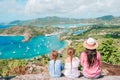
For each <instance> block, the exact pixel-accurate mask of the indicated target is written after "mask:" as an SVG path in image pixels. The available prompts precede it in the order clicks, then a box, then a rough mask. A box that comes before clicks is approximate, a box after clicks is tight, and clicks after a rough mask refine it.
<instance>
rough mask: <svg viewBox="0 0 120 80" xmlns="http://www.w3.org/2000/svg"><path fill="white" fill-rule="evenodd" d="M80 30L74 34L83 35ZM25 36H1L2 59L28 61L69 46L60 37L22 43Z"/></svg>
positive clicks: (0, 26) (76, 25) (41, 37)
mask: <svg viewBox="0 0 120 80" xmlns="http://www.w3.org/2000/svg"><path fill="white" fill-rule="evenodd" d="M86 25H88V24H57V25H52V26H53V27H64V28H71V27H81V26H86ZM12 26H14V25H0V29H5V28H9V27H12ZM83 32H84V30H82V31H81V30H79V31H76V32H74V33H73V34H75V35H77V34H80V33H83ZM23 39H24V36H0V59H24V58H25V59H26V58H34V57H37V56H41V55H44V54H49V53H50V52H51V51H52V50H60V49H62V48H64V47H65V46H67V43H66V42H65V41H61V40H59V36H58V35H52V36H37V37H34V38H32V39H30V40H29V41H28V42H22V40H23Z"/></svg>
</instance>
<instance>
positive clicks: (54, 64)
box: [49, 60, 63, 77]
mask: <svg viewBox="0 0 120 80" xmlns="http://www.w3.org/2000/svg"><path fill="white" fill-rule="evenodd" d="M62 70H63V64H62V61H61V60H56V61H54V60H51V61H50V62H49V74H50V76H51V77H60V76H61V75H62Z"/></svg>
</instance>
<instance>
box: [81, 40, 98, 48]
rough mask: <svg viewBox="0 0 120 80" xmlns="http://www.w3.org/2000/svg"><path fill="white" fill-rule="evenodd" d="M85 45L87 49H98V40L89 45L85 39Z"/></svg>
mask: <svg viewBox="0 0 120 80" xmlns="http://www.w3.org/2000/svg"><path fill="white" fill-rule="evenodd" d="M83 46H84V47H85V48H87V49H96V48H97V47H98V43H97V42H96V44H95V45H89V44H87V42H86V41H84V43H83Z"/></svg>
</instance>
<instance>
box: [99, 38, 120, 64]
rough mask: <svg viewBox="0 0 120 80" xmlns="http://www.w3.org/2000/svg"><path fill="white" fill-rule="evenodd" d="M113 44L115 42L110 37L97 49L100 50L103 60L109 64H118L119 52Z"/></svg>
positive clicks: (119, 62)
mask: <svg viewBox="0 0 120 80" xmlns="http://www.w3.org/2000/svg"><path fill="white" fill-rule="evenodd" d="M114 44H115V42H114V41H113V40H112V39H109V40H106V41H103V42H102V45H101V46H100V48H99V51H100V52H101V55H102V60H103V61H105V62H108V63H110V64H120V53H119V52H118V48H117V47H116V46H114Z"/></svg>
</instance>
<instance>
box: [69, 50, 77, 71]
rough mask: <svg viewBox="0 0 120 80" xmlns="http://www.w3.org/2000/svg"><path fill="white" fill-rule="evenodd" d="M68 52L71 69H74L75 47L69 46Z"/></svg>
mask: <svg viewBox="0 0 120 80" xmlns="http://www.w3.org/2000/svg"><path fill="white" fill-rule="evenodd" d="M67 54H68V55H69V56H70V63H71V71H72V59H73V55H74V54H75V49H74V48H68V50H67Z"/></svg>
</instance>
